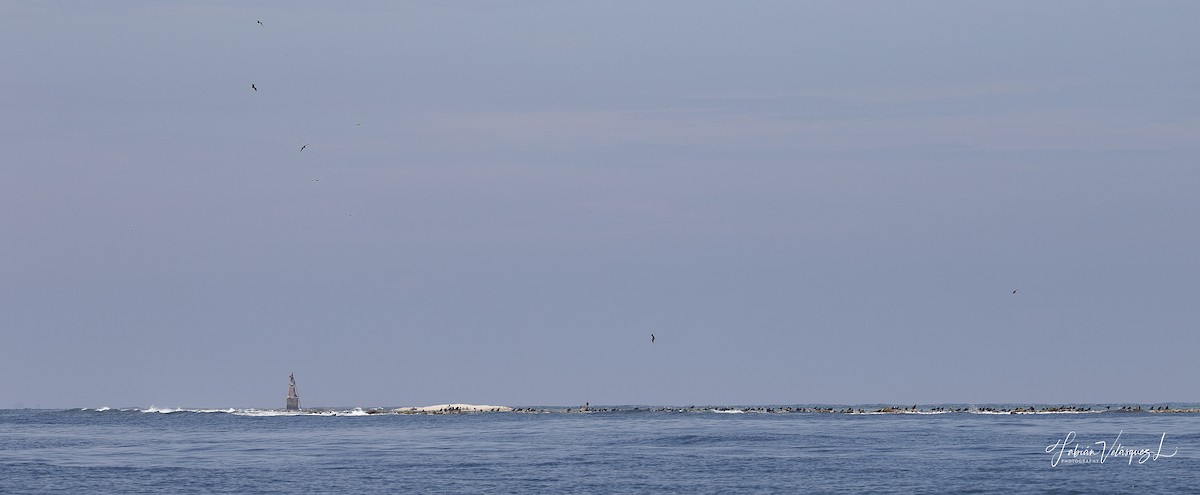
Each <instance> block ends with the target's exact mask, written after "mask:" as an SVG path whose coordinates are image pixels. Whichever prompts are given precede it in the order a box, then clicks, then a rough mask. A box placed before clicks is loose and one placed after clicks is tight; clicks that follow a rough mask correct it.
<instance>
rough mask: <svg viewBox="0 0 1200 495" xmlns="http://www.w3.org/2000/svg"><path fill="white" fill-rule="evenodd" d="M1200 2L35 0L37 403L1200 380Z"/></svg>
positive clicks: (32, 277)
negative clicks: (1199, 360)
mask: <svg viewBox="0 0 1200 495" xmlns="http://www.w3.org/2000/svg"><path fill="white" fill-rule="evenodd" d="M1197 18H1200V3H1196V2H1190V1H1180V2H1153V1H1152V2H1111V1H1061V2H1035V1H1012V2H960V1H937V2H929V1H914V2H793V1H778V2H774V1H751V2H704V1H690V0H689V1H657V2H634V1H606V2H593V1H571V2H542V1H526V2H476V1H439V2H392V1H370V2H339V3H338V4H337V5H328V2H297V1H287V2H254V3H248V2H233V1H228V2H222V1H213V2H194V3H184V2H156V1H145V2H140V1H129V0H118V1H113V2H101V3H97V2H57V1H48V2H40V1H39V2H34V1H20V0H14V1H6V2H3V3H0V408H4V407H47V408H60V407H102V406H108V407H149V406H152V405H153V406H159V407H214V408H216V407H220V408H224V407H283V405H284V397H285V395H286V392H287V378H288V374H289V373H292V372H294V373H295V374H296V381H297V387H298V391H299V394H300V397H301V403H302V405H304V406H308V407H320V406H327V407H343V406H361V407H373V406H418V405H428V404H441V403H451V402H467V403H482V404H496V405H513V406H519V405H577V404H582V403H584V402H585V401H586V402H590V403H591V404H609V405H619V404H650V405H692V404H696V405H700V404H727V405H735V404H814V403H822V404H875V403H898V404H917V403H926V404H930V403H1002V402H1023V403H1034V402H1036V403H1084V402H1147V403H1148V402H1162V401H1175V402H1196V401H1200V385H1198V383H1197V381H1196V368H1195V366H1194V363H1195V359H1196V358H1195V355H1196V349H1197V348H1198V347H1200V336H1198V335H1200V332H1198V330H1200V326H1198V322H1200V305H1197V304H1196V302H1197V301H1200V254H1198V253H1200V52H1198V51H1197V50H1196V47H1197V46H1200V30H1197V29H1196V28H1195V25H1194V24H1195V22H1194V21H1195V19H1197ZM256 21H261V22H262V24H261V25H260V24H258V23H257V22H256ZM252 84H253V85H254V87H255V88H257V90H255V89H251V85H252ZM302 146H305V148H304V150H303V151H300V149H301V147H302ZM1014 290H1016V291H1017V292H1016V293H1013V291H1014ZM652 333H653V334H654V335H655V336H656V341H655V342H653V343H651V341H650V334H652Z"/></svg>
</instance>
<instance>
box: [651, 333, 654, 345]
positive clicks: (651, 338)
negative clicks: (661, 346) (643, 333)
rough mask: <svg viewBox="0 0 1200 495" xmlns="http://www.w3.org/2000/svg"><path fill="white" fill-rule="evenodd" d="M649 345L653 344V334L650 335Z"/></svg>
mask: <svg viewBox="0 0 1200 495" xmlns="http://www.w3.org/2000/svg"><path fill="white" fill-rule="evenodd" d="M650 343H651V344H653V343H654V334H650Z"/></svg>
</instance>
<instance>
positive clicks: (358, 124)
mask: <svg viewBox="0 0 1200 495" xmlns="http://www.w3.org/2000/svg"><path fill="white" fill-rule="evenodd" d="M365 123H366V122H355V123H354V125H356V126H360V125H363V124H365Z"/></svg>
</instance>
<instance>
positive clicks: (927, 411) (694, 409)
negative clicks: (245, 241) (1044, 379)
mask: <svg viewBox="0 0 1200 495" xmlns="http://www.w3.org/2000/svg"><path fill="white" fill-rule="evenodd" d="M8 410H9V411H20V410H29V411H68V412H69V411H79V412H140V413H161V414H172V413H228V414H235V415H240V416H372V415H444V414H486V413H522V414H592V413H637V412H656V413H717V414H746V413H751V414H786V413H810V414H918V415H938V414H991V415H1019V414H1099V413H1114V414H1121V413H1162V414H1198V413H1200V404H1194V403H1184V404H1176V405H1153V404H1152V405H1137V404H1133V405H1130V404H1067V405H1049V404H1031V405H1020V404H982V405H978V406H976V405H964V404H932V405H920V404H914V405H909V406H902V405H880V404H871V405H854V406H847V405H793V406H786V405H785V406H714V405H706V406H694V405H693V406H633V405H624V406H604V405H595V406H574V407H572V406H525V407H510V406H493V405H484V404H438V405H431V406H407V407H368V408H363V407H353V408H337V407H314V408H304V409H300V410H298V411H289V410H285V409H258V408H222V409H207V408H178V407H175V408H172V407H156V406H151V407H148V408H138V407H131V408H109V407H101V408H86V407H84V408H72V409H65V410H64V409H8Z"/></svg>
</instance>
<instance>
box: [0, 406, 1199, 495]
mask: <svg viewBox="0 0 1200 495" xmlns="http://www.w3.org/2000/svg"><path fill="white" fill-rule="evenodd" d="M860 407H861V406H860ZM1088 407H1089V408H1091V409H1092V410H1091V411H1087V410H1086V409H1085V408H1084V407H1078V408H1072V410H1071V411H1065V412H1045V411H1042V412H1038V413H1023V414H1011V413H1008V412H1004V409H1011V407H1003V406H996V407H993V408H992V409H994V410H986V408H983V407H969V406H962V405H958V406H950V405H947V406H920V407H919V408H918V410H916V411H904V412H900V411H892V412H886V413H878V414H874V413H870V411H871V410H872V408H871V407H867V408H864V413H863V414H857V413H854V414H847V413H828V412H814V411H816V410H817V409H816V408H815V406H809V407H801V406H795V407H789V408H780V407H772V408H746V407H741V408H738V407H735V408H705V407H689V408H668V407H633V406H621V407H601V406H593V407H592V410H591V411H589V412H586V413H579V412H569V413H568V412H566V409H565V408H553V407H538V408H529V409H528V410H523V411H519V412H498V413H473V414H369V412H371V411H363V410H361V409H347V410H323V411H316V412H306V413H301V414H292V413H285V412H282V411H271V410H255V409H225V410H183V409H158V408H147V409H106V408H104V409H99V410H97V409H70V410H29V409H20V410H0V493H4V494H25V493H39V494H40V493H401V492H414V493H589V494H591V493H801V492H803V493H1035V492H1036V493H1081V494H1082V493H1088V494H1092V493H1095V494H1099V493H1106V494H1107V493H1133V492H1156V493H1172V492H1177V493H1196V492H1197V491H1200V413H1194V412H1193V413H1187V412H1180V413H1169V412H1166V413H1164V412H1152V411H1149V410H1148V409H1147V408H1143V409H1141V410H1131V409H1128V408H1125V409H1122V407H1121V406H1108V409H1105V406H1099V405H1094V406H1088ZM833 408H834V409H837V410H840V409H843V406H834V407H833ZM768 409H769V411H770V412H768ZM942 409H944V410H949V411H951V412H944V411H943V410H942ZM953 409H967V410H966V411H963V412H953ZM855 411H857V409H855Z"/></svg>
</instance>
